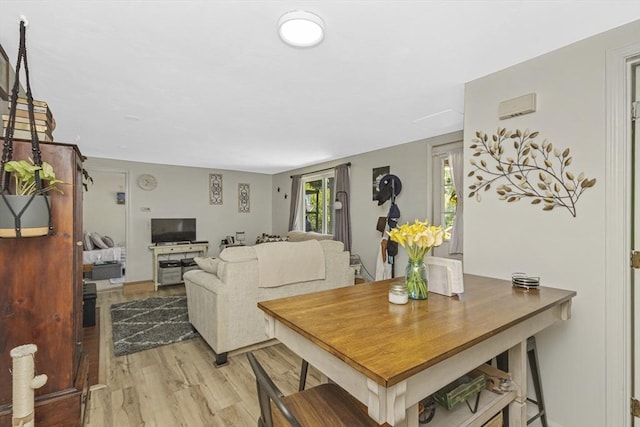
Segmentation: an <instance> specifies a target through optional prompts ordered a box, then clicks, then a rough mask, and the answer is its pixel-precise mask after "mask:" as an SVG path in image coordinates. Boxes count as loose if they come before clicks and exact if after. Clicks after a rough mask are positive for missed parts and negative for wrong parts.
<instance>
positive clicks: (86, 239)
mask: <svg viewBox="0 0 640 427" xmlns="http://www.w3.org/2000/svg"><path fill="white" fill-rule="evenodd" d="M82 242H83V249H84V250H85V251H92V250H93V242H92V241H91V235H90V234H89V233H87V232H86V231H85V233H84V236H83V239H82Z"/></svg>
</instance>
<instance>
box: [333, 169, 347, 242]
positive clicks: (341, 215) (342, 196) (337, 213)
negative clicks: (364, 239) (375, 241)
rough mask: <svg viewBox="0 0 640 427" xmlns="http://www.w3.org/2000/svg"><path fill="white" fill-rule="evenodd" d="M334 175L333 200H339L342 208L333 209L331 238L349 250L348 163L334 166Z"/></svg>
mask: <svg viewBox="0 0 640 427" xmlns="http://www.w3.org/2000/svg"><path fill="white" fill-rule="evenodd" d="M335 177H336V181H335V184H334V187H335V188H334V190H335V200H339V201H340V202H341V203H342V209H337V210H334V211H333V213H334V216H333V238H334V240H338V241H340V242H342V243H344V250H345V251H351V204H350V203H351V179H350V178H349V165H347V164H342V165H338V166H336V169H335Z"/></svg>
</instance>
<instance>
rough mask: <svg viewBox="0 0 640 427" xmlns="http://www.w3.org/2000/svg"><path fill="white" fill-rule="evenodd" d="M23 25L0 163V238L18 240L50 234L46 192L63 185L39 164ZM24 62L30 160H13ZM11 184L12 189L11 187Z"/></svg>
mask: <svg viewBox="0 0 640 427" xmlns="http://www.w3.org/2000/svg"><path fill="white" fill-rule="evenodd" d="M25 32H26V23H25V20H24V19H22V20H21V21H20V46H19V48H18V62H17V64H16V71H15V79H14V82H13V90H12V95H11V102H10V106H9V119H8V120H7V122H8V123H7V125H6V130H5V132H4V143H3V148H2V160H0V237H2V238H21V237H36V236H45V235H47V234H52V233H53V220H52V218H51V198H50V196H48V195H47V192H48V191H51V190H56V191H60V192H61V190H60V189H59V188H57V185H58V184H62V183H63V182H62V181H60V180H58V179H56V177H55V174H54V172H53V167H52V166H51V165H50V164H49V163H46V162H43V161H42V158H41V153H40V144H39V141H38V132H37V130H36V126H35V117H34V107H33V96H32V93H31V85H30V83H29V69H28V67H27V48H26V41H25V39H26V35H25ZM23 61H24V72H25V75H26V87H27V93H26V104H27V108H28V111H29V125H30V126H29V127H30V130H31V153H32V155H33V159H31V158H30V159H29V161H26V160H13V158H12V157H13V136H14V131H15V123H16V110H17V104H18V98H19V96H18V93H19V88H20V67H21V65H22V62H23ZM12 183H13V188H12V186H11V184H12Z"/></svg>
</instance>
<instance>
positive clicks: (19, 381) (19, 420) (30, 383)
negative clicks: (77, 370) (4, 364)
mask: <svg viewBox="0 0 640 427" xmlns="http://www.w3.org/2000/svg"><path fill="white" fill-rule="evenodd" d="M36 351H38V347H37V346H36V345H35V344H25V345H21V346H19V347H15V348H13V349H12V350H11V353H10V354H11V357H12V358H13V370H12V375H13V417H12V426H13V427H32V426H33V425H34V410H33V398H34V390H35V389H37V388H40V387H42V386H43V385H45V383H46V382H47V376H46V375H45V374H41V375H35V376H34V370H35V363H34V354H35V353H36Z"/></svg>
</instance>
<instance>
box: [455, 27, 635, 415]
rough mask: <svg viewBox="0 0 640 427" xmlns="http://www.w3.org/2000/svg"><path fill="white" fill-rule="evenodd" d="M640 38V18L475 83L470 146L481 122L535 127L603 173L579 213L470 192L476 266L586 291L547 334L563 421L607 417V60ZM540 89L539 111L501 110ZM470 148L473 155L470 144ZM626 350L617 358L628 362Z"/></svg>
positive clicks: (488, 128) (542, 339)
mask: <svg viewBox="0 0 640 427" xmlns="http://www.w3.org/2000/svg"><path fill="white" fill-rule="evenodd" d="M638 40H640V21H637V22H634V23H632V24H629V25H626V26H624V27H621V28H618V29H615V30H613V31H610V32H607V33H604V34H601V35H598V36H596V37H592V38H590V39H587V40H583V41H581V42H579V43H576V44H574V45H571V46H568V47H566V48H563V49H560V50H558V51H554V52H552V53H549V54H546V55H544V56H541V57H539V58H536V59H533V60H530V61H527V62H525V63H522V64H519V65H516V66H514V67H511V68H509V69H506V70H504V71H501V72H498V73H494V74H491V75H489V76H486V77H483V78H481V79H478V80H475V81H473V82H470V83H468V84H467V85H466V93H465V147H468V146H469V144H471V139H472V138H473V137H474V134H475V131H477V130H481V131H485V132H487V133H489V134H492V133H493V132H495V130H496V128H497V127H498V126H502V127H507V128H508V129H512V130H513V129H516V128H521V129H525V128H529V129H531V130H537V131H539V132H540V133H541V135H540V140H541V139H542V138H547V139H549V141H550V142H552V143H553V144H554V146H556V147H558V148H560V149H561V150H562V149H564V148H567V147H570V148H571V153H572V155H573V163H572V165H571V166H570V168H569V169H570V170H571V171H574V172H576V173H578V172H584V173H585V174H586V175H587V176H588V177H592V178H596V179H597V180H598V182H597V184H596V186H595V187H594V188H592V189H589V190H587V191H586V192H585V193H584V194H583V196H582V198H581V199H580V201H579V202H578V204H577V217H576V218H573V217H572V216H571V215H570V214H569V212H568V211H567V210H566V209H554V210H553V211H551V212H543V211H542V210H541V209H540V207H539V206H538V207H536V206H533V205H531V204H529V202H528V201H525V200H523V201H520V202H518V203H508V204H507V203H506V202H504V201H500V200H498V197H497V195H496V194H495V192H494V191H493V190H492V191H490V192H488V193H484V194H483V197H482V201H481V202H476V201H475V200H471V199H465V200H466V203H465V244H464V259H465V272H466V273H473V274H480V275H486V276H491V277H498V278H509V277H510V274H511V273H512V272H515V271H524V272H527V273H529V274H532V275H536V276H540V277H541V280H542V284H543V285H545V286H552V287H558V288H564V289H571V290H575V291H577V297H576V298H575V299H574V301H573V306H572V319H571V320H570V321H568V322H565V323H562V324H560V325H556V326H554V327H553V328H551V329H549V330H547V331H545V332H543V333H542V334H540V336H539V337H538V350H539V355H540V365H541V371H542V381H543V387H544V393H545V400H546V404H547V414H548V417H549V419H550V420H551V421H552V425H555V426H565V427H572V426H581V427H601V426H604V425H606V422H605V405H606V401H605V389H606V384H607V378H606V376H605V363H606V360H605V338H606V337H605V314H606V313H605V296H606V295H605V291H606V280H605V252H604V248H605V245H604V243H605V241H606V239H607V236H606V235H605V205H604V200H605V193H604V189H605V185H604V177H605V172H606V163H605V147H606V143H607V141H606V137H607V135H606V133H605V126H606V122H605V119H606V101H605V95H606V94H605V82H606V80H605V64H606V53H607V51H608V50H610V49H614V48H619V47H622V46H626V45H628V44H630V43H634V42H635V43H637V42H638ZM530 92H535V93H536V94H537V97H538V111H537V112H535V113H533V114H528V115H524V116H520V117H516V118H513V119H509V120H504V121H500V120H498V118H497V110H498V103H499V102H500V101H503V100H506V99H510V98H513V97H516V96H519V95H523V94H526V93H530ZM465 157H466V158H467V159H470V158H471V150H470V149H468V148H467V151H466V152H465ZM466 168H467V170H466V171H465V174H466V172H468V171H470V170H471V169H472V167H471V166H470V165H469V163H468V162H467V164H466ZM473 180H474V179H473V178H467V180H466V181H467V182H466V186H467V187H468V185H470V184H471V183H472V182H473ZM493 187H494V188H495V185H494V186H493ZM467 194H468V190H467ZM465 197H466V195H465ZM623 217H624V213H623V212H621V213H620V220H622V218H623ZM610 285H611V286H615V284H610ZM505 309H508V307H505ZM620 315H622V307H620ZM623 356H624V355H620V360H619V361H609V363H623Z"/></svg>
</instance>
